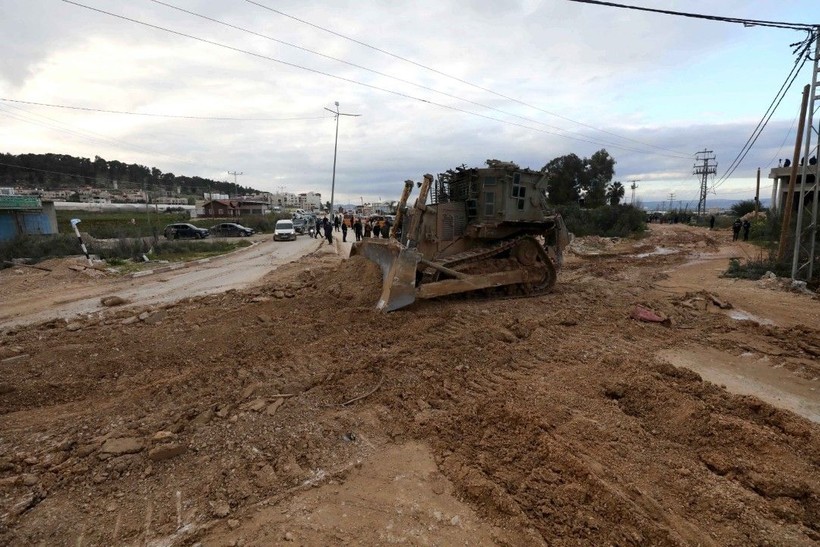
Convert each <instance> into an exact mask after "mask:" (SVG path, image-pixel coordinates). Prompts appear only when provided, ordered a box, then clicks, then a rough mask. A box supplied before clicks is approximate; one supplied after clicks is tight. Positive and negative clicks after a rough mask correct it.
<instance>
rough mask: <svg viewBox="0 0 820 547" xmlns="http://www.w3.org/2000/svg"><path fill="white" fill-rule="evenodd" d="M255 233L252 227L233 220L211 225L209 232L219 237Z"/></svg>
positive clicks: (244, 235) (245, 235)
mask: <svg viewBox="0 0 820 547" xmlns="http://www.w3.org/2000/svg"><path fill="white" fill-rule="evenodd" d="M255 233H256V230H254V229H253V228H248V227H247V226H242V225H241V224H237V223H235V222H223V223H222V224H217V225H216V226H211V234H212V235H215V236H221V237H231V236H235V237H247V236H250V235H253V234H255Z"/></svg>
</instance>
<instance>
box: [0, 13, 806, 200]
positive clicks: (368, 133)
mask: <svg viewBox="0 0 820 547" xmlns="http://www.w3.org/2000/svg"><path fill="white" fill-rule="evenodd" d="M84 2H86V3H88V4H89V5H92V6H95V7H98V8H100V9H105V10H109V11H112V12H116V13H121V14H123V15H125V16H128V17H133V18H136V19H140V20H145V21H149V22H151V23H152V24H157V25H161V26H164V27H167V28H170V29H174V30H177V31H179V32H182V33H186V34H190V35H192V36H196V37H200V38H203V39H206V40H210V41H214V42H218V43H221V44H225V45H227V46H229V47H230V48H236V49H239V50H247V51H249V52H252V53H255V54H256V55H249V54H245V53H241V52H239V51H236V50H232V49H226V48H223V47H217V46H214V45H210V44H206V43H203V42H201V41H197V40H192V39H190V38H185V37H182V36H179V35H173V34H168V33H165V32H162V31H159V30H156V29H149V28H146V27H143V26H139V25H136V24H134V23H129V22H126V21H122V20H118V19H114V18H111V17H109V16H106V15H102V14H99V13H94V12H91V11H88V10H84V9H81V8H78V7H76V6H72V5H69V4H66V3H60V2H56V3H55V2H51V1H49V2H46V1H45V0H30V1H24V0H6V1H5V2H4V8H3V9H4V17H3V19H2V21H0V31H2V32H3V33H4V36H7V37H11V40H10V41H11V42H13V44H12V46H11V47H12V49H11V51H12V52H13V54H12V55H6V56H4V57H3V58H2V59H0V96H2V97H6V98H17V99H22V100H30V101H38V102H44V103H54V104H67V105H76V106H84V107H89V108H102V109H109V110H124V111H129V112H150V113H160V114H175V115H192V116H230V117H245V118H273V119H272V120H269V121H266V122H262V121H244V122H226V121H222V122H219V121H194V120H181V119H167V118H145V117H137V116H124V115H113V114H102V113H89V112H81V111H70V110H59V109H49V108H44V107H33V106H25V107H23V106H21V105H19V104H17V105H14V104H10V103H4V102H0V117H2V118H3V120H4V122H5V123H6V127H7V131H5V132H4V135H0V149H4V151H8V152H13V153H25V152H59V153H69V154H75V155H81V156H86V157H93V156H94V155H100V156H102V157H105V158H106V159H118V160H120V161H126V162H138V163H142V164H144V165H149V166H156V167H158V168H160V169H161V170H163V171H165V172H174V173H175V174H178V175H181V174H185V175H199V176H205V177H210V178H216V179H228V178H229V175H228V174H227V172H228V171H242V172H244V173H245V174H244V175H243V176H242V177H239V182H240V184H243V185H246V186H253V187H256V188H259V189H263V190H278V189H279V188H281V187H285V188H286V189H287V190H289V191H294V192H301V191H319V192H321V193H322V194H323V196H325V195H326V196H328V197H329V194H330V186H331V178H332V162H333V147H334V141H335V122H334V120H333V119H332V118H324V119H299V120H293V119H289V118H320V117H321V116H328V113H327V112H326V111H325V110H324V108H325V107H332V105H333V102H334V101H339V102H340V105H341V106H340V108H341V110H342V111H343V112H350V113H356V114H361V116H360V117H356V118H352V117H343V118H342V119H341V120H340V123H339V141H338V157H337V160H338V161H337V171H336V186H335V191H336V193H337V195H339V196H342V197H343V198H344V199H351V200H353V199H355V200H356V201H358V197H359V196H362V197H364V199H365V200H366V201H367V200H371V199H376V198H378V197H382V198H387V197H390V196H398V193H399V192H400V191H401V187H402V182H403V181H404V180H405V179H407V178H412V179H419V178H420V177H421V175H423V174H424V173H427V172H430V173H437V172H441V171H444V170H446V169H448V168H451V167H455V166H458V165H461V164H462V163H464V164H467V165H471V166H479V165H482V164H483V162H484V161H485V160H486V159H488V158H496V159H502V160H511V161H515V162H517V163H519V164H520V165H522V166H529V167H532V168H540V167H541V166H543V165H544V164H546V163H547V162H549V161H550V160H551V159H553V158H555V157H557V156H560V155H564V154H568V153H575V154H578V155H580V156H590V155H591V154H592V153H594V152H595V151H596V150H599V149H601V148H606V149H607V150H608V151H609V152H610V154H611V155H612V156H613V157H615V159H616V160H617V162H618V163H617V165H616V179H619V180H622V181H624V180H629V179H636V178H639V179H641V180H642V182H641V183H640V186H641V188H640V191H639V192H640V193H641V197H642V198H644V199H653V198H657V197H658V196H660V198H663V197H664V194H666V193H668V192H669V191H670V189H672V190H671V191H674V189H677V191H678V192H681V193H687V192H690V191H691V192H694V193H697V192H698V189H699V182H698V181H697V180H696V179H695V177H693V176H692V174H691V170H692V164H693V162H694V153H695V152H697V151H698V150H701V149H703V148H708V149H711V150H714V151H715V154H716V155H717V157H718V162H719V165H720V168H721V169H722V168H724V167H728V165H729V163H730V162H731V160H732V159H733V158H734V157H735V155H736V154H737V152H738V151H739V150H740V147H741V146H742V144H743V143H744V142H745V140H746V138H747V137H748V136H749V135H750V134H751V131H752V129H753V128H754V126H755V124H756V123H757V121H758V119H759V117H760V116H761V115H762V113H763V111H764V110H765V107H766V105H767V104H768V101H769V100H770V99H771V97H772V96H773V95H774V92H775V91H776V89H777V88H778V87H779V85H780V83H781V81H782V78H783V76H784V75H785V72H786V70H787V68H788V65H789V64H790V62H791V60H792V59H791V57H790V51H789V50H788V47H787V46H788V43H790V42H791V41H794V40H795V38H797V37H796V36H794V34H793V33H788V34H787V33H785V32H784V31H771V32H768V31H767V32H765V33H764V32H763V31H761V30H760V29H744V28H742V27H739V26H738V27H726V26H720V25H717V24H715V23H710V22H702V21H694V20H687V19H680V18H670V17H663V16H656V15H650V14H639V13H636V12H626V11H623V10H612V9H609V10H608V9H604V8H600V7H593V6H585V5H579V4H573V3H570V2H558V1H543V2H538V1H535V0H526V1H521V2H508V3H505V4H503V6H501V5H499V4H498V3H497V2H489V1H483V0H472V1H469V2H456V1H437V2H433V1H432V0H430V1H426V0H420V1H419V2H416V3H414V4H413V6H412V9H411V8H408V6H407V5H402V4H394V3H372V2H364V1H352V0H351V1H345V2H337V3H333V4H332V5H331V4H328V5H324V4H317V3H308V4H305V3H304V2H277V3H275V4H274V3H273V2H270V1H267V0H263V1H261V2H260V3H263V4H265V5H268V6H270V7H275V8H276V9H279V10H282V11H283V12H286V13H290V14H293V15H294V16H297V17H299V18H301V19H304V20H306V21H311V22H314V23H316V24H317V25H322V26H326V27H328V28H331V29H333V30H335V31H336V32H339V33H342V34H345V35H348V36H350V37H352V38H354V39H356V40H358V41H360V42H365V43H368V44H372V45H374V46H376V47H379V48H381V49H384V50H389V51H391V52H394V53H396V54H397V55H400V56H402V57H405V58H407V59H412V60H415V61H417V62H418V63H420V64H422V65H426V66H429V67H431V68H433V69H435V71H430V70H426V69H424V68H423V67H421V66H418V65H415V64H411V63H407V62H404V61H402V60H400V59H397V58H396V57H392V56H390V55H386V54H384V53H381V52H378V51H375V50H374V49H371V48H367V47H364V46H362V45H361V44H358V43H355V42H351V41H348V40H344V39H343V38H341V37H339V36H336V35H333V34H329V33H327V32H323V31H321V30H320V29H317V28H315V27H312V26H309V25H305V24H301V23H298V22H297V21H295V20H293V19H291V18H288V17H284V16H282V15H278V14H276V13H272V12H270V11H268V10H264V9H262V8H259V7H257V6H253V5H251V4H249V3H247V2H240V1H237V2H231V3H213V2H208V1H205V0H197V1H184V0H168V2H169V3H171V4H174V5H178V6H180V7H183V8H185V9H188V10H191V11H194V12H198V13H202V14H205V15H208V16H209V17H213V18H215V19H219V20H222V21H225V22H227V23H230V24H232V25H236V26H240V27H243V28H247V29H249V30H252V31H254V32H258V33H261V34H264V35H267V36H270V37H273V38H276V39H278V40H281V41H285V42H290V43H293V44H297V45H300V46H302V47H305V48H309V49H312V50H316V51H321V52H322V53H324V54H326V55H330V56H333V57H338V58H341V59H345V60H346V61H349V62H351V63H356V64H359V65H362V66H366V67H369V68H372V69H373V70H374V71H378V72H381V73H384V74H387V75H390V76H394V77H395V78H400V79H401V80H404V81H397V80H396V79H393V78H390V77H388V76H385V75H379V74H375V73H374V72H368V71H366V70H362V69H360V68H356V67H352V66H350V65H345V64H341V63H338V62H335V61H333V60H330V59H327V58H322V57H317V56H315V55H311V54H310V53H307V52H305V51H302V50H299V49H295V48H293V47H288V46H287V45H284V44H282V43H280V42H275V41H272V40H268V39H265V38H262V37H259V36H255V35H252V34H248V33H245V32H241V31H237V30H235V29H229V28H226V27H225V26H222V25H218V24H215V23H213V22H208V21H204V20H202V19H199V18H196V17H192V16H190V15H186V14H183V13H180V12H179V11H175V10H172V9H169V8H167V7H165V6H162V5H159V4H157V3H154V2H147V1H146V2H102V1H101V0H84ZM807 5H809V4H806V3H800V2H793V3H790V4H783V7H781V8H779V9H781V10H784V13H782V14H779V15H780V16H781V17H778V18H781V19H788V18H789V17H788V16H790V15H791V14H793V13H799V12H800V10H801V9H803V8H805V6H807ZM663 7H666V8H669V9H680V10H689V11H706V12H708V11H710V10H711V9H712V7H713V6H712V4H711V3H708V2H705V1H697V2H665V3H664V5H663ZM720 8H721V11H722V12H724V13H734V14H735V15H738V16H747V17H755V18H761V19H762V18H767V17H768V16H769V15H771V13H766V11H767V10H769V9H771V10H774V8H768V7H767V6H765V5H755V6H749V5H748V4H747V3H745V2H740V1H739V0H738V1H734V0H733V1H730V2H725V3H722V4H721V6H720ZM803 11H805V10H804V9H803ZM744 49H745V50H748V51H749V52H752V53H751V54H749V55H748V56H744V53H743V52H744ZM264 57H269V58H271V59H266V58H264ZM272 59H275V60H272ZM294 65H298V66H294ZM300 66H301V67H303V68H299V67H300ZM728 66H731V67H733V68H732V69H731V71H730V70H728V69H725V70H724V71H723V72H720V73H717V72H713V73H710V72H709V71H713V70H717V69H719V68H720V67H728ZM308 69H309V70H308ZM744 71H745V74H749V75H753V76H749V77H750V81H743V80H742V74H744ZM321 73H324V74H321ZM717 74H722V78H721V80H720V81H721V85H720V86H719V87H715V86H711V85H710V81H713V80H715V77H716V76H717ZM712 75H714V76H715V77H712ZM465 82H469V83H465ZM413 83H417V84H418V85H413ZM419 86H422V87H419ZM424 87H428V88H432V89H434V90H436V91H440V92H442V93H444V94H442V93H436V92H435V91H433V90H431V89H424ZM487 90H492V91H493V92H494V93H491V92H488V91H487ZM448 95H450V96H448ZM795 96H796V92H792V93H791V94H790V95H789V97H787V99H786V100H784V106H783V107H782V112H779V113H778V116H777V117H776V118H775V119H774V120H773V121H772V122H771V123H770V125H769V127H768V128H767V129H766V132H764V134H763V136H762V137H761V138H760V140H759V141H758V143H757V145H756V147H755V149H754V150H753V151H752V153H750V155H749V156H748V157H747V158H746V160H745V161H744V163H743V164H742V166H741V167H740V168H739V169H738V170H737V171H736V174H735V176H734V177H733V179H732V180H730V181H727V182H726V183H725V184H724V185H723V188H731V189H733V190H734V189H737V191H745V190H743V188H745V187H747V186H748V183H749V180H753V177H754V171H755V170H756V168H757V167H758V166H761V167H764V168H765V167H766V166H767V165H770V164H771V161H772V159H773V158H775V157H776V156H778V155H782V156H784V157H785V156H787V155H789V154H788V152H787V151H788V150H789V149H790V147H791V146H793V142H786V143H785V146H784V147H783V148H781V144H783V143H784V137H786V135H787V134H788V132H789V128H790V125H791V120H792V118H793V116H794V113H793V112H792V110H794V109H796V102H797V100H799V98H798V99H797V100H795ZM459 98H463V99H466V100H467V101H469V102H465V101H462V100H459ZM476 103H478V104H476ZM792 107H794V108H792ZM274 119H275V120H274ZM276 120H278V121H276ZM576 121H577V122H580V123H576ZM623 137H626V138H623ZM791 138H792V139H793V134H792V137H791ZM786 140H787V141H788V139H786ZM775 163H776V159H775ZM720 172H721V171H720V170H719V173H720ZM337 201H338V199H337Z"/></svg>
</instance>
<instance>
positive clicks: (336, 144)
mask: <svg viewBox="0 0 820 547" xmlns="http://www.w3.org/2000/svg"><path fill="white" fill-rule="evenodd" d="M333 104H335V105H336V110H331V109H329V108H325V110H327V111H328V112H332V113H333V114H334V116H335V117H336V140H335V141H334V142H333V178H332V179H331V181H330V210H329V211H328V214H329V215H331V219H332V218H333V198H334V193H335V191H336V151H337V150H338V148H339V116H351V117H354V118H355V117H357V116H361V114H345V113H344V112H339V101H336V102H335V103H333Z"/></svg>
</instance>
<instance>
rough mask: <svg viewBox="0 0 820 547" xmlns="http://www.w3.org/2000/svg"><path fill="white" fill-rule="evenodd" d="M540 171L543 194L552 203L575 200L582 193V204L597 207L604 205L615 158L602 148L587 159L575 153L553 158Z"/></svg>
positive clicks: (564, 202)
mask: <svg viewBox="0 0 820 547" xmlns="http://www.w3.org/2000/svg"><path fill="white" fill-rule="evenodd" d="M542 171H544V172H545V173H546V175H547V196H548V199H549V201H550V203H552V204H553V205H563V204H568V203H577V202H579V201H580V200H581V196H583V202H584V206H585V207H589V208H594V207H601V206H603V205H606V200H607V187H608V185H609V183H610V181H611V180H612V176H613V175H614V174H615V160H614V159H613V158H612V156H610V155H609V152H607V151H606V150H604V149H603V148H602V149H601V150H598V151H597V152H595V153H594V154H592V157H590V158H583V159H581V158H579V157H578V156H576V155H575V154H568V155H566V156H561V157H559V158H555V159H554V160H552V161H551V162H549V163H548V164H547V165H545V166H544V167H543V169H542Z"/></svg>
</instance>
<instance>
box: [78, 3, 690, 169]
mask: <svg viewBox="0 0 820 547" xmlns="http://www.w3.org/2000/svg"><path fill="white" fill-rule="evenodd" d="M62 2H64V3H66V4H71V5H74V6H77V7H80V8H84V9H87V10H90V11H95V12H97V13H102V14H104V15H108V16H110V17H114V18H117V19H122V20H124V21H129V22H131V23H136V24H138V25H142V26H145V27H149V28H153V29H155V30H161V31H163V32H168V33H170V34H175V35H177V36H182V37H185V38H190V39H192V40H196V41H198V42H202V43H205V44H210V45H213V46H217V47H221V48H224V49H228V50H231V51H235V52H238V53H244V54H247V55H251V56H253V57H257V58H260V59H265V60H268V61H272V62H275V63H279V64H282V65H285V66H289V67H292V68H297V69H300V70H305V71H307V72H312V73H314V74H320V75H322V76H326V77H328V78H333V79H336V80H341V81H343V82H348V83H352V84H355V85H359V86H362V87H366V88H368V89H374V90H377V91H383V92H385V93H390V94H391V95H396V96H398V97H403V98H405V99H410V100H414V101H419V102H422V103H426V104H429V105H432V106H437V107H439V108H443V109H446V110H451V111H453V112H460V113H463V114H469V115H471V116H476V117H479V118H483V119H486V120H492V121H496V122H500V123H504V124H507V125H512V126H515V127H521V128H523V129H529V130H531V131H538V132H540V133H545V134H548V135H555V136H558V137H563V138H565V139H570V140H575V141H580V142H586V143H589V144H594V145H596V146H600V145H601V142H600V141H594V140H590V139H584V138H578V137H571V136H569V135H561V134H559V133H554V132H552V131H546V130H543V129H538V128H537V127H531V126H528V125H524V124H520V123H516V122H512V121H509V120H503V119H500V118H495V117H493V116H487V115H485V114H480V113H478V112H472V111H470V110H466V109H463V108H458V107H456V106H451V105H446V104H442V103H437V102H435V101H430V100H428V99H422V98H420V97H415V96H413V95H409V94H407V93H403V92H401V91H394V90H392V89H387V88H384V87H379V86H376V85H373V84H368V83H364V82H360V81H357V80H353V79H351V78H345V77H343V76H337V75H335V74H330V73H328V72H324V71H321V70H317V69H314V68H309V67H306V66H302V65H298V64H296V63H291V62H288V61H283V60H281V59H276V58H275V57H270V56H268V55H263V54H261V53H254V52H252V51H249V50H246V49H242V48H238V47H234V46H229V45H227V44H222V43H219V42H215V41H213V40H208V39H206V38H200V37H199V36H194V35H192V34H186V33H184V32H180V31H177V30H173V29H169V28H166V27H161V26H159V25H154V24H152V23H147V22H145V21H140V20H137V19H133V18H131V17H126V16H124V15H119V14H116V13H112V12H109V11H105V10H102V9H99V8H94V7H91V6H87V5H85V4H80V3H79V2H74V1H73V0H62ZM642 144H643V143H642ZM610 146H612V147H615V148H620V149H621V150H628V151H630V152H637V153H641V154H647V153H650V152H647V151H646V150H640V149H636V148H630V147H628V146H623V145H618V144H610ZM652 154H653V155H657V156H666V157H671V158H674V159H688V158H689V156H678V155H675V156H672V155H670V154H661V153H659V152H654V153H652Z"/></svg>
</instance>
